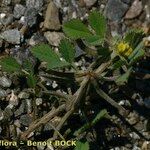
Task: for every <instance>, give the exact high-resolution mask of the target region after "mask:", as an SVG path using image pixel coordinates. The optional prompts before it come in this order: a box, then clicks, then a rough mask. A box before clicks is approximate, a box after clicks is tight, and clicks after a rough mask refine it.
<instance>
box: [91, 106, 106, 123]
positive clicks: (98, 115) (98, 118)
mask: <svg viewBox="0 0 150 150" xmlns="http://www.w3.org/2000/svg"><path fill="white" fill-rule="evenodd" d="M106 115H108V113H107V110H106V109H103V110H101V111H100V112H99V113H98V114H97V115H96V117H95V118H94V120H93V121H92V125H95V124H96V123H97V122H99V121H100V120H101V119H102V118H104V117H106Z"/></svg>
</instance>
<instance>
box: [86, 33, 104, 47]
mask: <svg viewBox="0 0 150 150" xmlns="http://www.w3.org/2000/svg"><path fill="white" fill-rule="evenodd" d="M85 41H86V42H87V43H88V44H89V45H90V46H98V45H102V44H103V42H104V41H103V40H102V38H101V37H100V36H98V35H91V36H88V37H86V38H85Z"/></svg>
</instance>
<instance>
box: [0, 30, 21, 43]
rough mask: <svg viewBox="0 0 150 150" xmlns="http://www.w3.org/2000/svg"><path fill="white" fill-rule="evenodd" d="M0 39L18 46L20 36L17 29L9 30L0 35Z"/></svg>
mask: <svg viewBox="0 0 150 150" xmlns="http://www.w3.org/2000/svg"><path fill="white" fill-rule="evenodd" d="M0 38H2V39H4V40H6V41H7V42H9V43H12V44H20V41H21V34H20V32H19V31H18V29H10V30H6V31H4V32H3V33H1V34H0Z"/></svg>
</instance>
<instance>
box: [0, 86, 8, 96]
mask: <svg viewBox="0 0 150 150" xmlns="http://www.w3.org/2000/svg"><path fill="white" fill-rule="evenodd" d="M6 96H7V92H6V91H5V90H3V89H1V88H0V98H3V97H6Z"/></svg>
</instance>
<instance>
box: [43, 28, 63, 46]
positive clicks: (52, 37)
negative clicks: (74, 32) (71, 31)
mask: <svg viewBox="0 0 150 150" xmlns="http://www.w3.org/2000/svg"><path fill="white" fill-rule="evenodd" d="M44 36H45V38H46V39H47V41H48V42H49V44H50V45H53V46H58V45H59V44H60V41H61V40H62V39H63V38H64V37H65V36H64V34H63V33H61V32H50V31H48V32H45V33H44Z"/></svg>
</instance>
